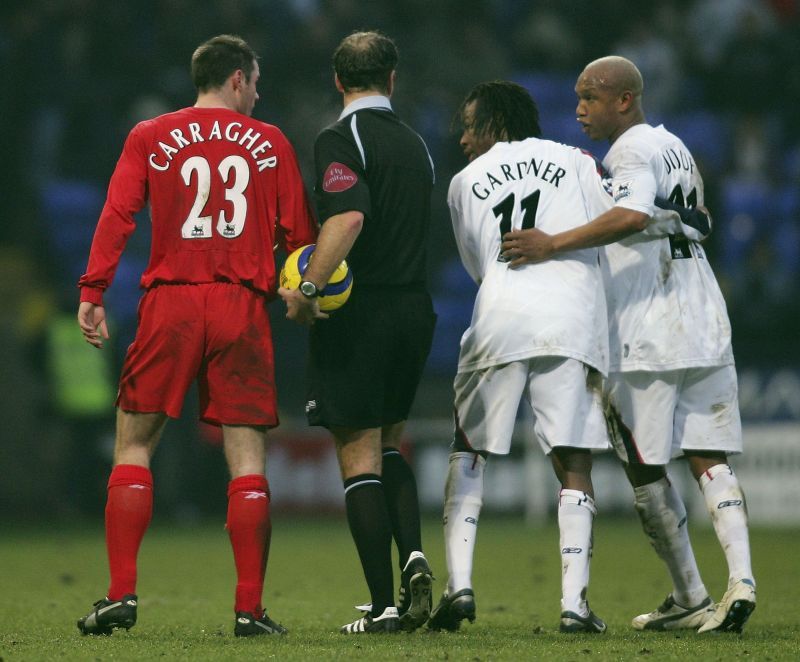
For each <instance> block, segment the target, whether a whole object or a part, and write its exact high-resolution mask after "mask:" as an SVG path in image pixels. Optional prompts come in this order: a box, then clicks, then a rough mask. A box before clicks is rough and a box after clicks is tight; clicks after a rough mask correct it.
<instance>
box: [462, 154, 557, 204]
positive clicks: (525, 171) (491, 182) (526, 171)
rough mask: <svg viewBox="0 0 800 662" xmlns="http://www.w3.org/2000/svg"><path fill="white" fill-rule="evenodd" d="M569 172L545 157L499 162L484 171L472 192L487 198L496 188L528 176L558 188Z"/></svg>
mask: <svg viewBox="0 0 800 662" xmlns="http://www.w3.org/2000/svg"><path fill="white" fill-rule="evenodd" d="M566 174H567V171H566V170H564V168H562V167H561V166H559V165H556V164H555V163H553V162H552V161H547V162H546V163H545V161H544V159H542V160H540V161H537V160H536V159H535V158H534V159H531V160H530V161H516V162H515V163H499V164H497V165H496V166H493V167H492V168H490V169H487V170H486V172H485V173H483V174H482V175H481V177H480V179H479V180H478V181H477V182H475V183H474V184H473V185H472V194H473V195H474V196H475V197H476V198H478V199H479V200H486V198H488V197H489V196H490V195H491V194H492V192H493V191H494V190H495V189H498V188H502V187H503V186H505V185H506V184H507V183H508V182H517V181H519V180H521V179H525V178H526V177H536V178H538V179H541V180H542V181H543V182H547V183H548V184H552V185H553V186H555V187H556V188H558V185H559V184H560V183H561V179H562V177H564V175H566Z"/></svg>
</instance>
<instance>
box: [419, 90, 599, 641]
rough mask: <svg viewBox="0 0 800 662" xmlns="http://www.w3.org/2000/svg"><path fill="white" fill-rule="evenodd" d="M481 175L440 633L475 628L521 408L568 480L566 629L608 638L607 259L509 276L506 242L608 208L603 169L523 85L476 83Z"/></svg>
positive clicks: (461, 209) (467, 207)
mask: <svg viewBox="0 0 800 662" xmlns="http://www.w3.org/2000/svg"><path fill="white" fill-rule="evenodd" d="M460 119H461V122H462V124H463V127H464V132H463V135H462V137H461V140H460V142H461V146H462V148H463V150H464V152H465V154H466V155H467V157H468V158H469V159H470V163H469V165H467V167H466V168H464V169H463V170H462V171H461V172H459V173H458V174H457V175H456V176H455V177H453V180H452V181H451V183H450V189H449V193H448V204H449V206H450V213H451V217H452V221H453V230H454V232H455V237H456V243H457V245H458V249H459V253H460V255H461V259H462V261H463V263H464V266H465V268H466V270H467V271H468V272H469V274H470V276H472V278H473V279H474V280H475V281H476V282H477V283H478V284H479V286H480V287H479V290H478V294H477V298H476V300H475V306H474V310H473V314H472V321H471V323H470V326H469V328H468V329H467V330H466V332H465V333H464V335H463V337H462V339H461V351H460V355H459V362H458V371H457V375H456V378H455V384H454V389H455V436H454V442H453V452H452V454H451V456H450V462H449V468H448V476H447V486H446V490H445V504H444V533H445V545H446V559H447V568H448V571H449V578H448V582H447V588H446V590H445V592H444V595H443V596H442V599H441V601H440V602H439V604H438V605H437V607H436V608H435V609H434V611H433V612H432V614H431V618H430V620H429V622H428V625H429V627H430V628H432V629H449V630H455V629H457V628H458V627H459V625H460V622H461V621H462V620H463V619H465V618H466V619H469V620H470V621H472V620H474V618H475V599H474V593H473V590H472V578H471V575H472V561H473V550H474V545H475V539H476V533H477V523H478V518H479V514H480V510H481V505H482V497H483V473H484V467H485V464H486V458H487V456H488V455H489V454H503V455H504V454H507V453H508V452H509V449H510V445H511V436H512V432H513V429H514V423H515V420H516V418H517V410H518V407H519V404H520V401H521V400H523V399H524V400H525V401H526V402H527V403H528V404H529V405H530V407H531V409H532V411H533V421H534V422H533V427H534V431H535V433H536V437H537V439H538V441H539V444H540V445H541V447H542V449H543V450H544V452H545V453H546V454H547V455H549V457H550V458H551V461H552V465H553V468H554V470H555V473H556V476H557V477H558V479H559V481H560V483H561V490H560V492H559V494H558V523H559V529H560V549H561V558H562V600H561V622H560V630H561V631H562V632H604V631H605V629H606V625H605V623H604V622H603V621H602V620H600V619H599V618H598V617H597V616H596V615H595V614H594V613H593V612H592V611H591V610H590V609H589V604H588V602H587V600H586V593H587V588H588V582H589V561H590V557H591V550H592V522H593V518H594V515H595V512H596V511H595V504H594V495H593V490H592V482H591V465H592V457H591V452H592V451H597V450H607V449H608V448H609V444H608V438H607V432H606V429H605V423H604V420H603V415H602V404H601V400H600V393H601V391H600V389H601V373H602V374H605V373H606V372H607V362H608V358H607V357H608V354H607V353H608V331H607V312H606V303H605V297H604V292H603V286H602V278H601V274H600V266H599V262H598V249H596V248H588V249H582V250H577V251H573V252H570V253H565V254H564V255H561V256H559V258H558V259H555V260H551V261H548V262H547V263H544V264H535V265H534V264H532V265H527V266H525V267H523V268H521V269H509V268H508V263H507V260H505V259H503V257H502V256H501V255H500V244H501V241H502V236H503V234H504V233H506V232H508V231H509V230H511V229H512V228H520V227H523V228H524V227H533V226H534V225H536V226H537V227H542V228H544V229H545V230H547V231H549V232H558V231H559V230H566V229H569V228H571V227H574V226H576V225H581V224H584V223H587V222H589V221H590V220H591V219H593V218H594V217H595V216H597V215H598V214H599V213H601V212H602V211H604V210H605V209H608V208H609V206H610V204H611V200H610V198H609V195H608V193H607V191H606V190H605V189H604V188H603V184H602V180H601V178H600V175H599V173H598V170H597V168H598V164H597V163H596V162H595V160H594V159H593V158H592V157H591V156H589V155H587V154H585V153H583V152H581V151H580V150H578V149H576V148H574V147H569V146H567V145H562V144H559V143H555V142H551V141H547V140H542V139H540V138H539V136H540V135H541V131H540V129H539V123H538V111H537V109H536V104H535V103H534V101H533V99H532V98H531V97H530V95H529V94H528V92H527V91H525V89H524V88H522V87H520V86H519V85H517V84H515V83H511V82H505V81H494V82H490V83H482V84H480V85H477V86H476V87H475V88H474V89H473V90H472V91H471V92H470V94H469V95H468V96H467V98H466V100H465V101H464V102H463V104H462V106H461V109H460Z"/></svg>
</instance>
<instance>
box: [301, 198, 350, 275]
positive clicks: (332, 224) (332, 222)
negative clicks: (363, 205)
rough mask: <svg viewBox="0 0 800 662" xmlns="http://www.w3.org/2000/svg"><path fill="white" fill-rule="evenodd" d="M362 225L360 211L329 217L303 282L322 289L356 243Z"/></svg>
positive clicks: (323, 225) (324, 224) (321, 231)
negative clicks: (309, 282) (305, 281)
mask: <svg viewBox="0 0 800 662" xmlns="http://www.w3.org/2000/svg"><path fill="white" fill-rule="evenodd" d="M363 225H364V214H363V213H361V212H360V211H345V212H342V213H340V214H336V215H335V216H331V217H330V218H329V219H328V220H327V221H325V222H324V223H323V224H322V229H321V230H320V232H319V237H318V238H317V247H316V248H315V249H314V259H313V260H311V262H309V264H308V269H307V270H306V272H305V274H304V275H303V280H308V281H311V282H312V283H314V285H316V286H317V288H319V289H322V288H323V287H325V286H326V285H327V284H328V280H330V277H331V275H333V272H334V271H335V270H336V267H338V266H339V264H340V263H341V262H342V260H344V259H345V258H346V257H347V255H348V254H349V253H350V249H351V248H353V244H354V243H356V239H357V238H358V235H359V234H360V233H361V228H362V227H363Z"/></svg>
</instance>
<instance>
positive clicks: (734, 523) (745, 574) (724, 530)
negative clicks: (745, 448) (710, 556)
mask: <svg viewBox="0 0 800 662" xmlns="http://www.w3.org/2000/svg"><path fill="white" fill-rule="evenodd" d="M699 482H700V490H701V491H702V492H703V497H704V498H705V501H706V508H708V512H709V513H710V515H711V522H712V523H713V524H714V531H716V533H717V538H718V540H719V544H720V545H721V546H722V551H723V552H724V553H725V560H726V561H727V562H728V587H730V586H732V585H733V584H734V583H735V582H737V581H739V580H740V579H753V569H752V567H751V565H750V539H749V535H748V531H747V507H746V505H745V500H744V494H743V493H742V489H741V487H739V481H738V480H737V478H736V476H735V475H734V473H733V470H732V469H731V468H730V466H728V465H727V464H716V465H714V466H713V467H711V468H710V469H709V470H708V471H705V472H704V473H703V475H702V476H700V481H699Z"/></svg>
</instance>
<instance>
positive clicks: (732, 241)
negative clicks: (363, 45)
mask: <svg viewBox="0 0 800 662" xmlns="http://www.w3.org/2000/svg"><path fill="white" fill-rule="evenodd" d="M799 5H800V3H798V1H797V0H663V1H660V2H652V3H645V2H635V1H633V0H631V1H625V0H606V1H605V2H596V1H594V0H569V1H566V2H565V1H562V0H485V1H478V0H393V1H391V0H218V1H202V2H201V1H196V2H195V1H191V0H136V1H134V0H117V1H114V2H106V1H104V0H25V1H24V2H21V1H16V0H11V1H10V2H3V3H2V4H0V77H1V79H0V91H1V92H0V117H2V132H0V135H2V138H0V140H2V143H0V144H2V160H0V168H1V169H2V172H1V173H0V195H2V209H3V215H4V218H3V219H2V223H0V294H2V301H3V305H2V307H0V341H1V342H0V366H1V367H0V375H2V376H0V393H2V397H1V398H0V516H2V517H15V516H18V517H21V518H28V517H31V516H32V514H38V515H42V514H49V515H51V516H54V517H60V516H69V515H80V514H96V513H99V512H100V511H101V510H102V498H103V497H102V495H103V492H104V482H105V480H106V477H107V472H108V467H109V462H110V455H109V449H110V447H111V443H112V439H113V426H114V422H113V398H114V395H115V389H116V378H117V375H118V372H119V365H120V363H121V360H122V356H123V355H124V351H125V348H126V347H127V345H128V343H129V342H130V340H131V339H132V336H133V332H134V329H135V317H136V303H137V300H138V297H139V291H138V279H139V275H140V274H141V271H142V269H143V268H144V266H145V264H146V261H147V258H148V246H149V232H148V227H147V226H148V220H147V216H146V214H142V215H141V218H140V219H139V220H140V223H139V227H138V228H137V232H136V233H135V235H134V237H133V239H132V240H131V242H130V244H129V246H128V248H127V251H126V254H125V257H124V259H123V262H122V264H121V265H120V268H119V271H118V273H117V277H116V281H115V283H114V285H113V286H112V288H111V291H110V293H109V295H108V296H107V299H106V302H107V306H108V312H109V316H110V321H111V332H112V334H113V338H112V342H111V343H109V346H108V347H107V349H106V350H105V351H104V352H96V351H92V350H91V348H89V347H88V345H85V344H83V343H82V340H81V339H80V335H79V332H78V329H77V326H76V324H75V321H74V317H75V312H76V310H77V302H78V291H77V289H76V282H77V280H78V277H79V276H80V274H81V273H83V271H84V270H85V264H86V257H87V255H88V249H89V245H90V243H91V238H92V234H93V231H94V226H95V223H96V220H97V216H98V214H99V211H100V208H101V207H102V204H103V200H104V196H105V188H106V186H107V182H108V179H109V177H110V175H111V172H112V170H113V168H114V164H115V162H116V159H117V157H118V156H119V153H120V150H121V148H122V144H123V141H124V139H125V136H126V134H127V132H128V131H129V130H130V129H131V128H132V126H133V125H134V124H135V123H136V122H137V121H139V120H142V119H146V118H149V117H152V116H155V115H157V114H160V113H162V112H167V111H169V110H172V109H176V108H179V107H183V106H187V105H191V104H192V103H193V101H194V97H195V91H194V89H193V88H192V85H191V81H190V78H189V72H188V68H189V59H190V56H191V54H192V52H193V50H194V48H195V47H196V46H197V45H198V44H199V43H201V42H202V41H204V40H205V39H207V38H209V37H211V36H213V35H215V34H220V33H224V32H228V33H236V34H240V35H241V36H243V37H244V38H245V39H246V40H247V41H249V42H250V44H251V45H252V46H253V47H254V48H255V50H256V51H257V52H258V53H259V54H260V56H261V74H262V75H261V82H260V85H259V87H260V90H259V91H260V95H261V100H260V102H259V103H258V104H257V106H256V109H255V112H254V115H255V116H256V117H258V118H259V119H262V120H265V121H268V122H270V123H273V124H277V125H278V126H279V127H281V128H282V129H283V131H284V132H285V133H286V134H287V136H288V137H289V139H290V140H291V141H292V143H293V144H294V145H295V148H296V150H297V153H298V156H299V159H300V163H301V167H302V170H303V174H304V177H305V179H306V181H307V183H308V185H309V188H310V186H311V183H312V175H313V163H312V145H313V141H314V138H315V136H316V134H317V132H318V131H319V130H320V129H321V128H322V127H323V126H325V125H326V124H328V123H329V122H331V121H333V120H335V119H336V117H337V116H338V113H339V111H340V104H341V101H340V97H339V96H338V94H337V93H336V92H335V90H334V87H333V75H332V69H331V64H330V59H331V53H332V51H333V49H334V48H335V46H336V45H337V43H338V42H339V41H340V40H341V38H342V37H343V36H345V35H346V34H348V33H349V32H351V31H353V30H356V29H372V28H377V29H380V30H382V31H384V32H385V33H387V34H388V35H390V36H392V37H393V38H394V39H395V40H396V42H397V44H398V47H399V50H400V58H401V59H400V65H399V68H398V85H397V89H396V92H395V96H394V98H393V104H394V107H395V110H396V111H397V112H398V114H399V115H400V116H401V118H402V119H404V120H405V121H406V122H408V123H409V124H410V125H411V126H412V127H414V128H416V129H417V131H419V132H420V133H421V134H422V136H423V137H424V138H425V140H426V141H427V143H428V145H429V148H430V151H431V154H432V156H433V159H434V162H435V164H436V169H437V177H438V182H437V185H436V189H435V194H434V201H433V211H434V214H433V218H434V224H433V228H432V232H431V243H430V247H429V248H430V271H429V278H430V283H431V288H432V291H433V292H434V295H435V301H436V308H437V312H438V314H439V328H438V330H437V333H436V338H435V341H434V350H433V353H432V356H431V358H430V362H429V366H428V370H427V373H426V378H425V382H424V384H423V386H422V389H421V394H420V397H419V401H418V403H417V405H416V408H415V412H414V415H415V417H418V418H422V419H425V418H430V419H446V418H447V417H448V416H449V413H450V411H451V402H450V398H451V383H452V377H453V375H454V371H455V365H456V357H457V353H458V341H459V338H460V335H461V333H462V331H463V330H464V328H465V327H466V325H467V323H468V320H469V315H470V311H471V304H472V298H473V294H474V286H473V285H472V283H471V282H470V281H469V279H468V277H467V276H466V274H465V273H464V271H463V269H462V268H461V266H460V263H459V261H458V256H457V252H456V248H455V244H454V242H453V239H452V232H451V228H450V221H449V216H448V213H447V208H446V203H445V196H446V191H447V186H448V183H449V181H450V178H451V177H452V175H453V174H454V173H455V172H457V171H458V170H459V169H460V168H462V167H463V166H464V164H465V162H464V158H463V156H462V154H461V152H460V149H459V147H458V136H459V134H458V133H457V132H454V131H453V129H452V119H453V115H454V113H455V111H456V109H457V107H458V104H459V102H460V101H461V99H462V98H463V97H464V96H465V94H466V93H467V91H468V90H469V89H470V88H471V86H472V85H474V84H475V83H477V82H480V81H484V80H490V79H498V78H503V79H511V80H515V81H517V82H519V83H521V84H523V85H525V86H526V87H527V88H528V89H529V90H530V92H531V93H532V95H533V96H534V98H535V99H536V100H537V102H538V104H539V109H540V115H541V118H542V126H543V130H544V133H545V137H547V138H551V139H554V140H558V141H561V142H566V143H570V144H576V145H579V146H581V147H584V148H587V149H590V150H591V151H592V152H593V153H595V154H596V155H597V156H600V157H602V156H603V155H604V154H605V151H606V149H607V147H608V146H607V145H605V144H591V143H589V142H588V140H587V139H586V138H585V137H584V136H583V135H582V133H581V132H580V131H579V127H578V125H577V123H576V121H575V112H574V109H575V96H574V92H573V86H574V83H575V79H576V78H577V76H578V74H579V73H580V71H581V70H582V68H583V66H584V65H585V64H586V63H587V62H588V61H590V60H592V59H594V58H596V57H601V56H603V55H607V54H612V53H613V54H620V55H624V56H626V57H628V58H630V59H632V60H633V61H634V62H635V63H636V64H637V65H638V66H639V68H640V69H641V71H642V74H643V76H644V80H645V93H644V105H645V110H646V114H647V118H648V121H650V122H651V123H664V124H665V126H666V127H667V128H668V129H670V130H672V131H673V132H675V133H677V134H678V135H679V136H681V137H682V138H683V140H684V142H685V143H686V144H687V146H688V147H689V148H690V149H691V151H692V152H693V154H694V156H695V158H696V160H697V162H698V165H699V167H700V169H701V171H702V173H703V176H704V179H705V186H706V205H707V206H708V207H709V208H710V209H711V211H712V214H713V216H714V219H715V232H714V234H713V235H712V237H711V238H710V239H709V240H708V243H707V252H708V254H709V257H710V260H711V261H712V264H713V266H714V268H715V271H716V273H717V274H718V276H719V279H720V282H721V284H722V286H723V290H724V292H725V295H726V298H727V302H728V306H729V312H730V316H731V320H732V323H733V329H734V350H735V352H736V358H737V365H738V366H739V368H740V371H741V370H747V369H748V368H757V369H759V370H765V371H769V370H780V369H784V368H786V367H791V368H795V369H796V368H797V367H799V366H800V342H799V341H798V337H800V321H798V320H800V281H799V279H798V271H800V133H798V131H797V129H796V127H794V124H795V121H794V120H795V116H796V113H797V109H798V105H799V102H800V6H799ZM793 127H794V128H793ZM273 319H274V323H275V342H276V354H277V360H278V366H277V367H278V379H279V391H280V402H281V408H282V411H283V416H284V419H285V420H287V421H294V420H300V419H301V418H302V411H303V402H304V399H303V378H304V366H305V341H306V336H305V334H304V333H303V331H302V330H301V329H299V328H297V327H295V326H292V325H289V324H288V323H287V322H286V321H285V320H284V319H283V310H282V304H280V302H278V303H276V304H274V305H273ZM195 419H196V401H195V398H194V396H193V395H190V396H189V398H187V403H186V408H185V412H184V416H183V417H182V419H181V420H180V421H178V422H174V423H173V424H172V425H171V426H169V427H168V431H167V434H166V438H165V441H164V444H163V446H164V447H162V449H161V450H160V451H159V454H158V455H157V460H156V462H157V466H156V469H157V470H158V471H159V472H162V473H163V474H165V475H167V474H168V475H172V476H175V475H178V476H182V477H183V480H181V481H174V480H172V481H169V484H168V485H167V484H166V483H165V485H164V489H163V490H162V491H161V492H160V493H159V497H158V498H159V502H160V503H161V504H162V505H161V506H160V507H161V508H162V511H161V512H162V513H163V512H165V511H166V512H168V513H171V514H174V515H176V516H180V515H182V514H183V515H187V513H188V514H199V515H202V514H204V513H208V512H219V510H220V508H224V481H225V475H224V471H225V470H224V463H223V461H222V457H221V455H220V452H219V447H218V444H219V438H218V432H217V431H216V430H215V429H213V428H209V427H207V426H203V425H198V424H197V422H196V420H195ZM288 427H289V431H290V432H291V430H292V426H291V425H289V426H288ZM298 430H299V428H298ZM284 434H286V433H285V432H284ZM297 434H303V433H301V432H297ZM437 441H438V442H439V443H441V444H442V446H443V447H446V445H447V443H448V441H449V440H448V439H447V438H446V437H445V438H441V439H439V440H437ZM332 472H334V473H335V469H332ZM333 479H334V480H335V479H336V476H335V475H334V476H333ZM220 485H222V486H223V487H221V488H220V487H219V486H220Z"/></svg>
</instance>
